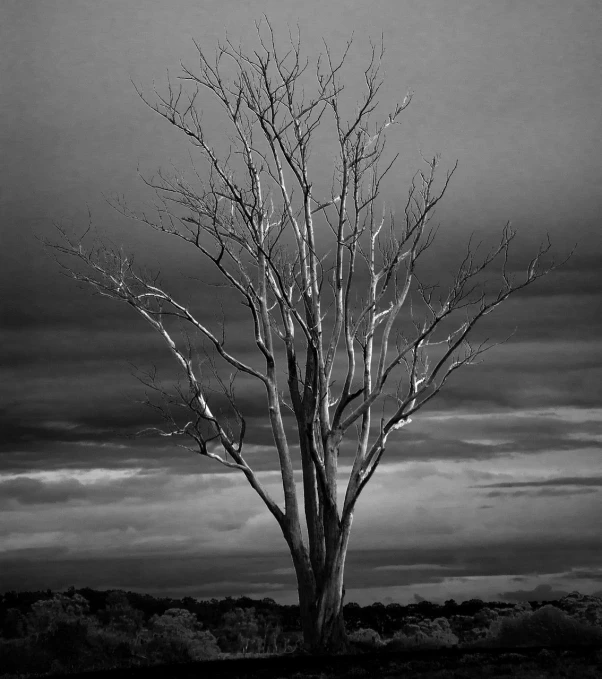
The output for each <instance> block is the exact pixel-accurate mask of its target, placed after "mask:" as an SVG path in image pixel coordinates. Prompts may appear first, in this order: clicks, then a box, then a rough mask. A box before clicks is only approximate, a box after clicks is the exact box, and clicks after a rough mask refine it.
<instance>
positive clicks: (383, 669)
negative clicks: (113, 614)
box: [53, 647, 602, 679]
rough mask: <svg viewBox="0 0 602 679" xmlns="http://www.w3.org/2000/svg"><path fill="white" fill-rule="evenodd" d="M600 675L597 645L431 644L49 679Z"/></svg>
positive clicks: (586, 678) (590, 678) (596, 678)
mask: <svg viewBox="0 0 602 679" xmlns="http://www.w3.org/2000/svg"><path fill="white" fill-rule="evenodd" d="M59 676H60V677H62V678H65V679H66V678H69V679H76V678H77V677H81V678H84V677H85V679H122V678H123V679H125V678H126V677H127V678H128V679H213V678H214V677H215V678H218V677H228V678H233V679H347V678H349V679H372V678H374V679H418V678H420V679H488V678H490V677H491V678H494V677H495V678H496V679H504V678H506V677H508V678H510V677H512V678H514V679H516V678H520V679H544V678H545V679H548V678H550V679H552V678H553V679H556V678H558V679H560V678H568V679H602V649H601V648H599V647H596V648H588V647H572V648H569V647H567V648H563V649H560V648H518V649H517V648H515V649H499V648H497V649H479V651H478V652H477V651H474V650H469V649H434V650H421V651H411V652H409V651H404V652H397V653H370V654H361V655H348V656H325V657H311V656H304V655H294V656H289V657H271V658H252V659H238V658H237V659H228V660H211V661H205V662H197V663H187V664H183V665H156V666H153V667H140V668H127V669H118V670H106V671H98V672H85V673H82V674H68V675H53V679H59Z"/></svg>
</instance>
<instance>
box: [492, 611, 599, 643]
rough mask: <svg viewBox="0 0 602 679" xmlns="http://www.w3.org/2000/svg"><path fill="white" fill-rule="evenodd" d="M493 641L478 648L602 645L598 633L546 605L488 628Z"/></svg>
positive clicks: (594, 629)
mask: <svg viewBox="0 0 602 679" xmlns="http://www.w3.org/2000/svg"><path fill="white" fill-rule="evenodd" d="M492 632H493V637H492V638H490V639H486V640H484V641H483V642H481V643H482V645H491V646H497V647H502V646H509V647H513V646H592V645H602V630H601V629H599V628H596V627H592V626H590V625H586V624H584V623H582V622H579V621H578V620H575V619H574V618H571V616H569V615H567V614H566V613H564V611H561V610H560V609H559V608H556V607H555V606H551V605H546V606H542V608H540V609H538V610H537V611H535V612H534V613H529V612H525V613H522V614H521V615H519V616H516V617H510V618H504V619H501V620H500V622H499V624H497V625H495V626H493V627H492Z"/></svg>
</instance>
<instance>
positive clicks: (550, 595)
mask: <svg viewBox="0 0 602 679" xmlns="http://www.w3.org/2000/svg"><path fill="white" fill-rule="evenodd" d="M567 594H568V592H565V591H564V590H555V589H553V587H552V585H537V587H534V588H533V589H532V590H526V589H519V590H516V591H514V592H500V594H499V596H501V597H502V599H505V600H506V601H556V600H557V599H562V597H563V596H566V595H567Z"/></svg>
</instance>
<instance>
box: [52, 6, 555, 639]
mask: <svg viewBox="0 0 602 679" xmlns="http://www.w3.org/2000/svg"><path fill="white" fill-rule="evenodd" d="M256 28H257V38H258V47H257V48H256V49H253V48H251V49H248V50H245V49H243V48H242V47H237V46H235V45H234V44H232V42H230V40H226V42H225V43H222V44H219V45H218V48H217V54H216V56H215V58H210V57H209V56H207V54H206V52H205V51H204V50H203V49H202V48H201V46H200V45H197V49H198V56H199V64H198V70H196V71H193V70H190V69H188V68H184V71H183V75H182V81H181V83H182V84H180V85H179V86H175V85H173V84H172V83H171V82H170V83H169V85H168V89H167V92H166V93H165V94H160V93H159V92H156V99H154V100H153V101H149V100H148V99H146V98H144V95H142V94H141V95H140V96H141V97H143V99H144V101H145V102H146V103H147V104H148V105H149V106H150V107H151V108H152V109H153V110H154V111H155V112H156V113H158V114H159V115H160V116H162V117H163V118H164V119H165V120H167V122H168V123H170V124H171V125H172V126H174V127H175V128H176V129H178V130H180V131H181V132H182V133H183V135H184V136H186V137H187V138H188V139H189V140H190V142H191V144H192V146H193V148H194V151H195V153H196V154H198V156H199V158H200V159H201V160H203V161H204V162H205V163H206V167H207V172H206V173H205V174H201V172H200V171H197V173H196V175H195V179H194V180H193V181H188V180H187V179H185V178H184V177H183V176H182V175H180V174H177V175H176V176H173V177H170V176H166V175H165V174H162V173H159V175H158V178H157V179H154V180H145V181H146V183H147V184H148V186H150V187H152V188H153V189H154V190H155V191H156V195H157V198H158V203H157V218H156V219H153V218H151V217H148V216H147V215H146V214H136V213H134V212H132V211H131V210H130V209H129V208H128V207H127V206H126V205H125V204H124V203H123V202H122V201H117V202H116V203H115V207H116V208H117V209H118V210H120V211H122V213H123V214H125V215H127V216H128V217H133V218H135V219H138V220H139V221H140V222H142V223H143V224H145V225H147V226H148V227H150V228H151V229H154V230H155V231H158V232H159V233H160V234H162V235H166V236H170V237H173V238H175V239H176V240H177V241H179V242H181V243H185V244H187V245H188V246H190V247H191V248H192V249H193V250H196V252H197V253H198V254H199V255H200V256H201V258H202V259H204V261H206V262H207V263H208V264H209V265H210V266H212V267H214V269H215V271H216V272H217V273H218V275H221V277H222V280H223V284H224V285H225V286H227V287H229V289H230V291H231V292H232V293H233V294H234V295H236V296H237V297H238V299H239V300H240V302H241V303H242V304H243V306H245V307H246V309H247V310H248V313H249V322H250V325H251V327H252V331H251V332H250V333H249V335H248V339H249V346H248V348H251V347H254V348H255V349H256V351H257V357H258V359H259V361H256V360H250V359H247V358H245V356H244V355H242V354H237V351H236V347H235V346H234V344H233V343H232V342H231V341H229V340H228V338H227V332H226V330H227V321H228V319H227V317H225V318H224V319H222V320H223V323H222V327H221V328H218V329H216V328H215V327H213V326H212V325H211V323H210V322H208V320H207V319H206V318H204V317H203V316H199V315H198V314H197V313H196V312H195V311H194V310H193V306H191V305H186V304H183V303H182V302H181V301H178V299H176V297H175V296H174V295H172V294H171V293H170V292H169V291H168V289H167V287H166V286H164V285H163V284H162V282H161V281H160V280H159V278H158V277H157V276H153V275H151V274H150V273H148V272H146V271H145V270H144V269H142V268H139V267H138V266H135V265H134V260H133V258H132V257H131V256H126V255H125V254H124V253H123V252H122V251H120V250H118V249H114V248H112V247H109V246H108V245H105V244H103V243H102V242H96V243H95V244H93V245H91V246H87V245H84V239H80V238H74V237H70V236H69V235H68V234H67V233H66V231H65V229H64V228H62V227H60V226H59V227H58V228H59V231H60V232H61V234H62V236H63V237H64V240H62V241H61V242H60V243H51V244H50V245H51V247H52V248H54V252H55V253H58V254H59V255H61V257H59V260H60V261H61V263H62V265H63V266H64V268H65V270H66V271H67V272H68V273H69V275H71V276H73V277H74V278H75V279H76V280H78V281H83V282H85V283H88V284H90V285H91V286H92V287H93V288H94V289H95V290H96V291H97V292H99V293H100V294H102V295H105V296H108V297H110V298H113V299H115V300H118V301H121V302H124V303H125V304H127V305H128V306H130V307H131V308H132V309H133V310H134V311H136V312H137V313H138V314H139V315H140V316H141V317H142V318H143V319H144V320H145V321H146V322H147V323H148V324H149V325H150V326H151V328H152V329H153V330H154V331H156V332H157V333H158V334H159V336H160V337H162V338H163V340H164V341H165V343H166V346H167V348H168V350H169V351H170V352H171V353H172V355H173V357H174V358H175V360H176V362H177V364H178V365H179V367H180V368H181V370H182V372H183V375H184V376H185V386H184V385H182V384H180V386H178V387H176V389H175V391H170V390H168V389H165V388H164V387H162V386H161V385H160V384H159V383H158V382H157V381H156V380H155V376H154V373H152V372H151V373H150V374H149V375H148V376H147V377H144V378H143V380H144V381H145V383H146V384H147V385H148V387H149V388H150V389H151V390H152V391H153V392H154V393H157V394H159V395H160V396H161V397H162V399H163V400H162V402H159V403H157V402H152V403H151V402H150V400H149V404H150V405H152V406H153V407H154V408H155V409H156V410H157V412H158V414H159V415H160V416H161V417H163V418H164V421H165V425H166V426H165V428H164V429H157V430H154V431H156V432H158V433H159V434H160V435H162V436H168V437H176V438H180V439H188V440H189V442H190V446H184V447H187V448H188V449H189V450H191V451H192V452H194V453H197V454H200V455H203V456H205V457H207V458H210V459H212V460H215V461H217V462H219V463H220V464H222V465H224V466H226V467H229V468H233V469H237V470H239V471H240V472H242V473H243V474H244V475H245V477H246V479H247V480H248V482H249V484H250V485H251V487H252V488H253V489H254V490H255V491H256V492H257V494H258V495H259V497H260V498H261V499H262V501H263V502H264V503H265V505H266V507H267V508H268V510H269V511H270V512H271V514H272V515H273V516H274V518H275V520H276V521H277V522H278V525H279V526H280V529H281V531H282V534H283V536H284V539H285V541H286V543H287V545H288V548H289V550H290V553H291V557H292V562H293V565H294V569H295V573H296V577H297V583H298V593H299V603H300V612H301V622H302V627H303V633H304V638H305V643H306V645H307V646H308V647H309V648H310V649H312V650H313V651H316V652H318V651H324V650H330V651H333V650H338V649H341V648H344V647H345V626H344V621H343V574H344V568H345V558H346V554H347V547H348V544H349V537H350V531H351V524H352V520H353V515H354V511H355V507H356V504H357V501H358V499H359V497H360V495H361V493H362V491H363V490H364V488H365V487H366V485H367V484H368V482H369V481H370V479H371V478H372V476H373V475H374V473H375V471H376V469H377V467H378V465H379V463H380V461H381V459H382V458H383V455H384V453H385V450H386V448H387V445H388V443H389V441H390V438H391V436H392V435H394V434H395V433H396V432H398V431H400V430H401V429H402V428H403V427H405V426H407V425H408V424H409V423H410V422H411V418H412V416H413V415H414V414H415V413H416V412H417V411H418V410H419V409H420V408H422V407H423V406H424V405H426V404H427V403H428V402H430V401H431V399H433V398H434V397H435V396H436V395H437V394H438V393H439V392H440V391H441V389H442V388H443V387H444V385H445V383H446V382H447V380H448V378H449V377H450V376H451V375H452V374H453V373H455V372H456V371H457V370H459V369H460V368H463V367H465V366H469V365H472V364H474V363H476V362H477V359H478V358H479V357H481V356H482V355H483V353H484V352H485V351H487V350H488V349H490V348H491V347H492V346H493V344H491V343H489V342H482V343H476V344H475V343H473V341H471V337H472V331H473V330H474V329H475V327H476V326H477V324H478V323H479V322H480V321H481V319H483V318H484V317H485V316H487V315H488V314H489V313H490V312H492V311H493V310H494V309H495V308H496V307H498V306H499V305H500V304H502V303H503V302H505V301H506V300H507V299H508V298H509V297H510V295H512V294H514V293H515V292H517V291H519V290H521V289H523V288H525V287H527V286H529V285H531V284H532V283H534V282H535V281H536V280H538V279H539V278H541V277H542V276H543V275H545V274H546V273H548V272H549V271H550V270H552V269H553V268H555V265H554V263H553V262H552V263H549V264H548V265H546V266H544V265H543V264H542V257H543V256H544V255H545V254H546V253H547V252H548V250H549V243H547V244H544V245H542V246H541V247H540V248H539V251H538V252H536V253H535V254H534V255H533V257H532V258H531V260H530V261H529V263H528V264H527V266H526V271H525V273H524V275H522V276H521V277H520V278H519V277H517V276H516V275H514V274H512V273H511V270H510V266H509V263H508V261H509V260H508V258H509V252H510V246H511V243H512V241H513V239H514V237H515V231H514V230H512V229H511V228H510V226H509V225H506V227H505V228H504V229H503V231H502V233H501V236H500V238H499V242H498V243H497V244H496V245H495V246H494V247H493V248H492V249H491V250H489V251H487V252H485V253H484V254H482V255H479V254H478V253H477V248H476V247H474V246H472V245H471V244H470V243H469V245H468V247H467V249H466V251H465V253H464V255H463V256H461V257H460V259H461V262H460V265H459V267H458V269H457V271H456V272H455V273H454V274H453V275H452V277H451V280H450V282H449V284H448V285H447V286H444V285H442V286H441V287H439V285H438V284H437V283H438V282H437V283H432V282H427V281H426V280H425V278H424V275H423V273H422V272H421V271H420V267H421V266H422V262H423V260H424V259H425V257H426V255H428V253H429V250H430V247H431V245H432V243H433V239H434V236H435V232H436V229H433V228H432V227H431V225H430V222H431V219H432V217H433V214H434V210H435V207H436V205H437V204H438V203H439V201H440V200H441V198H442V197H443V195H444V193H445V191H446V189H447V187H448V185H449V182H450V180H451V178H452V175H453V173H454V171H455V167H454V168H453V169H452V170H451V171H450V172H448V173H447V175H446V177H445V178H444V180H443V182H442V185H441V188H439V189H437V188H436V182H435V175H436V169H437V166H438V164H439V158H438V157H434V158H432V159H428V160H427V159H425V163H426V168H425V170H424V171H419V172H418V173H417V174H416V175H415V177H414V180H413V182H412V184H411V186H410V188H409V192H408V195H407V196H406V197H405V198H404V199H403V207H402V210H401V219H400V218H399V217H396V215H395V214H394V212H393V211H392V210H389V211H387V210H386V209H385V207H384V206H383V204H382V203H381V193H382V192H383V189H384V180H385V178H386V177H388V176H389V173H390V171H391V169H392V167H393V165H394V163H395V161H396V159H397V156H393V157H388V156H386V154H385V137H386V135H387V133H389V132H390V131H391V130H392V129H393V128H394V127H395V126H396V125H397V124H398V123H400V119H401V115H402V113H403V111H404V110H405V109H406V108H407V106H408V105H409V104H410V99H411V97H410V95H407V96H406V97H405V98H404V99H403V100H402V101H400V102H399V103H397V104H396V105H395V106H394V107H393V108H392V110H391V111H390V112H389V113H388V114H387V115H384V116H381V117H380V118H375V117H374V115H375V109H376V107H377V104H378V96H379V93H380V91H381V86H382V84H383V78H382V75H381V65H382V60H383V57H384V53H385V51H384V47H383V44H382V42H381V44H379V45H372V48H371V57H370V58H369V60H368V63H367V65H366V68H365V69H364V70H363V72H361V73H360V75H361V78H362V80H363V86H364V88H363V92H362V93H361V95H360V97H359V100H358V101H357V103H356V106H355V107H354V108H352V109H351V111H350V112H349V113H346V103H345V97H346V93H345V94H344V86H343V84H342V80H341V74H342V69H343V66H344V64H345V61H346V58H347V55H348V53H349V49H350V47H351V41H349V42H348V43H347V44H346V45H345V46H344V47H343V50H342V56H341V57H340V58H335V55H334V53H333V50H332V49H331V48H330V47H329V46H328V45H325V51H324V52H323V53H322V54H321V55H319V56H317V57H316V59H315V61H314V63H313V65H312V67H313V81H312V80H311V78H310V75H311V74H310V70H309V66H310V60H309V58H306V57H304V56H303V55H302V49H301V40H300V37H293V36H290V43H289V44H287V46H286V48H285V49H284V50H281V49H280V48H279V47H277V45H276V39H275V36H274V32H273V30H272V26H271V25H270V23H269V21H267V19H266V23H265V28H264V27H263V26H262V24H258V25H257V26H256ZM312 59H313V55H312ZM187 86H191V89H190V90H187V89H186V87H187ZM200 92H202V93H203V96H199V93H200ZM205 96H207V97H212V98H213V100H214V101H215V102H217V104H218V105H219V106H221V110H222V113H223V116H222V117H223V121H225V122H227V123H228V124H229V125H230V130H231V134H230V135H229V136H228V150H227V151H226V152H225V154H222V153H221V152H220V151H219V150H218V149H217V147H215V146H213V145H212V143H211V141H210V139H209V135H208V129H207V125H206V121H205V119H203V118H202V115H201V111H200V108H199V104H200V102H201V101H202V100H204V98H205ZM319 131H320V134H322V132H323V131H325V134H326V135H330V139H331V140H332V141H333V143H334V146H335V148H336V153H335V154H334V157H332V156H331V158H330V160H331V161H332V165H331V167H330V173H331V174H330V176H331V178H332V181H331V186H330V188H328V187H325V186H323V185H322V184H320V182H319V181H317V179H316V178H317V177H320V176H323V174H322V175H321V174H320V173H321V172H322V171H323V170H324V169H325V168H324V166H322V167H321V168H318V167H316V164H315V163H314V164H312V163H310V159H311V153H312V151H314V150H315V148H316V146H317V145H318V143H319V139H318V132H319ZM326 160H327V159H322V161H321V162H322V163H323V165H324V163H325V162H326ZM396 199H398V196H396ZM62 255H65V256H67V257H69V258H71V259H69V260H68V263H65V260H64V259H62ZM498 262H499V269H500V272H501V275H500V279H499V284H498V285H496V287H495V288H492V287H491V286H489V285H487V281H486V280H485V278H484V276H483V274H484V273H486V271H488V270H489V268H490V266H492V265H493V266H495V265H496V263H498ZM80 265H83V268H82V267H80ZM174 320H175V321H178V322H180V325H178V324H174V323H173V321H174ZM183 326H186V327H187V328H188V329H189V331H190V333H191V334H192V335H193V336H194V337H191V336H190V335H188V334H186V333H184V334H183V336H182V339H180V338H179V335H178V328H181V327H183ZM195 338H198V339H199V340H200V342H201V343H202V348H203V349H204V348H205V347H209V348H210V349H211V351H209V350H208V349H207V351H206V355H205V360H204V361H200V360H198V358H197V355H196V353H195V351H196V349H195V344H194V342H195V341H196V339H195ZM241 338H242V339H244V336H242V337H241ZM238 339H239V337H237V340H238ZM335 366H336V368H335ZM225 371H229V372H230V373H231V374H230V376H227V375H226V372H225ZM241 374H242V375H244V376H245V378H246V379H249V380H254V381H256V383H257V384H259V385H260V386H261V387H262V388H263V390H264V392H265V400H266V414H267V416H268V422H269V426H270V429H271V432H272V435H273V440H274V446H275V449H276V453H277V458H278V464H279V467H280V471H281V475H282V485H283V489H284V504H283V506H282V505H281V504H279V503H278V502H276V501H275V500H274V499H273V498H272V497H271V496H270V494H269V493H268V491H267V489H266V488H265V487H264V485H263V483H262V482H261V480H260V477H259V475H258V474H257V473H256V471H255V470H254V469H253V467H252V465H251V462H250V460H249V456H248V455H247V454H246V451H245V443H246V433H247V420H246V419H245V413H244V412H243V410H242V409H241V407H239V406H240V404H239V402H237V400H236V394H235V388H234V386H235V378H236V376H237V375H241ZM216 389H217V392H216ZM285 392H287V393H286V396H285ZM224 404H225V406H224ZM176 411H177V412H180V413H183V416H182V417H183V419H181V418H180V417H179V416H177V415H176V414H175V413H176ZM288 413H290V414H292V416H293V421H294V429H291V427H289V426H288V425H287V420H286V414H288ZM351 447H352V448H354V449H355V457H354V459H353V461H352V466H351V474H350V478H349V481H348V485H347V489H346V492H345V494H344V498H343V501H342V504H341V505H340V504H339V501H338V498H337V483H338V478H337V470H338V464H339V454H340V452H341V450H343V449H345V450H348V449H349V448H351ZM296 449H298V450H299V456H300V467H301V470H302V478H303V495H304V508H305V509H304V511H305V521H306V527H307V539H306V538H304V533H303V531H302V527H301V516H300V509H299V500H298V497H297V488H296V484H295V475H294V469H295V466H294V462H293V451H294V450H296Z"/></svg>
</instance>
